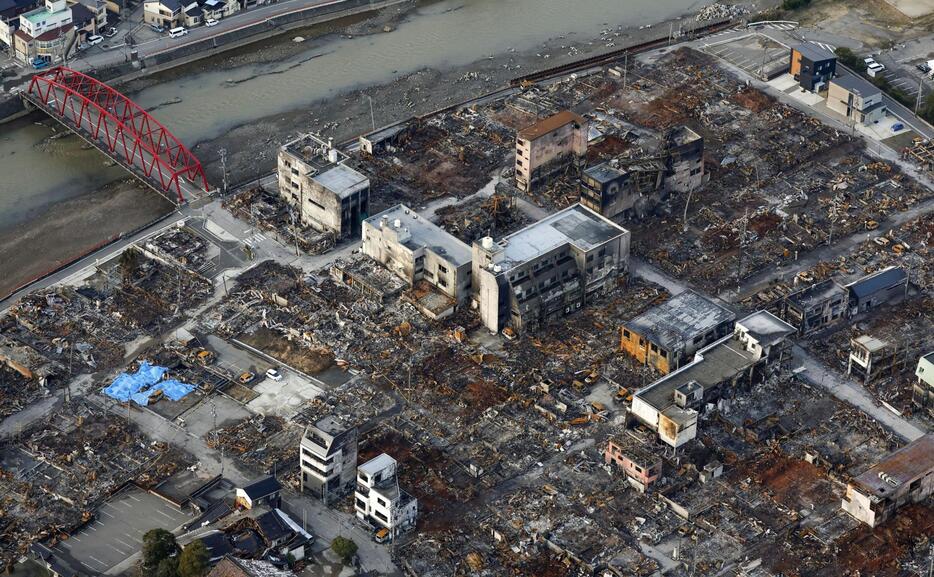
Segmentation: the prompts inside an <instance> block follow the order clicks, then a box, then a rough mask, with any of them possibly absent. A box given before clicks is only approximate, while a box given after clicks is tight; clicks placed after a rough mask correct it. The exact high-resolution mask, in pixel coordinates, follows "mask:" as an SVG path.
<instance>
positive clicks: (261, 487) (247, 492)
mask: <svg viewBox="0 0 934 577" xmlns="http://www.w3.org/2000/svg"><path fill="white" fill-rule="evenodd" d="M281 493H282V485H280V484H279V481H277V480H276V478H275V477H273V476H272V475H270V476H268V477H264V478H262V479H260V480H258V481H254V482H252V483H250V484H249V485H246V486H245V487H238V488H237V495H236V498H235V502H236V504H237V506H238V507H243V508H244V509H252V508H253V507H256V506H257V505H263V504H265V505H269V506H270V507H278V506H279V502H280V499H281Z"/></svg>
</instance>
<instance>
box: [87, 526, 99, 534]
mask: <svg viewBox="0 0 934 577" xmlns="http://www.w3.org/2000/svg"><path fill="white" fill-rule="evenodd" d="M87 528H88V529H90V530H91V531H94V532H95V533H97V529H95V528H94V525H88V527H87Z"/></svg>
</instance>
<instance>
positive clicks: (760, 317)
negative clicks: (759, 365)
mask: <svg viewBox="0 0 934 577" xmlns="http://www.w3.org/2000/svg"><path fill="white" fill-rule="evenodd" d="M736 324H737V325H739V326H740V327H742V328H743V329H745V331H746V333H747V334H748V335H749V336H751V337H752V338H754V339H756V341H757V342H758V343H759V345H760V346H762V347H771V346H772V345H774V344H776V343H779V342H781V341H783V340H784V339H785V337H787V336H788V335H791V334H794V332H795V329H794V327H793V326H791V325H789V324H788V323H786V322H785V321H783V320H782V319H780V318H778V317H777V316H775V315H773V314H772V313H770V312H769V311H756V312H754V313H752V314H751V315H749V316H747V317H744V318H743V319H742V320H740V321H736Z"/></svg>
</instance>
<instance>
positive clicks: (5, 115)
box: [0, 96, 29, 124]
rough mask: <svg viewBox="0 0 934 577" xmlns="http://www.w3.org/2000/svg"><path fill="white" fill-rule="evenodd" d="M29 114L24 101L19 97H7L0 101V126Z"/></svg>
mask: <svg viewBox="0 0 934 577" xmlns="http://www.w3.org/2000/svg"><path fill="white" fill-rule="evenodd" d="M27 114H29V111H28V110H26V105H25V104H24V103H23V99H22V98H20V97H19V96H5V97H4V98H3V100H0V124H3V123H4V122H9V121H11V120H16V119H17V118H22V117H23V116H26V115H27Z"/></svg>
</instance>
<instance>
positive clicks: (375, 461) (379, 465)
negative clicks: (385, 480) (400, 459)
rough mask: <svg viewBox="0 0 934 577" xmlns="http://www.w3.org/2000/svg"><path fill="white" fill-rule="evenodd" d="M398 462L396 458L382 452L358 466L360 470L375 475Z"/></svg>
mask: <svg viewBox="0 0 934 577" xmlns="http://www.w3.org/2000/svg"><path fill="white" fill-rule="evenodd" d="M395 464H396V460H395V459H393V458H392V457H390V456H389V455H387V454H386V453H380V454H379V455H377V456H375V457H373V458H372V459H370V460H369V461H367V462H366V463H364V464H362V465H360V466H359V467H357V469H358V470H359V472H361V473H366V474H367V475H375V474H376V473H379V472H380V471H382V470H383V469H385V468H386V467H391V466H393V465H395Z"/></svg>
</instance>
